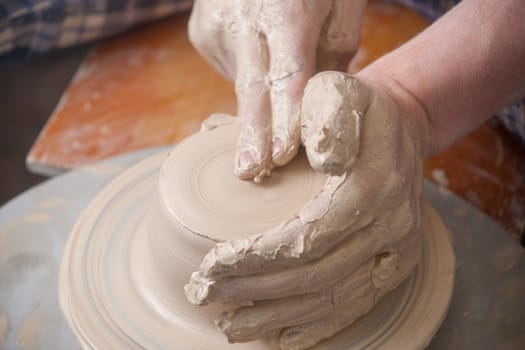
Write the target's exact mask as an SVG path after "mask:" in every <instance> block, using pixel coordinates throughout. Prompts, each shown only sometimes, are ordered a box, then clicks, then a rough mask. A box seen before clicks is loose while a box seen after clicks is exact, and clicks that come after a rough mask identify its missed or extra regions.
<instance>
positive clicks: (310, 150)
mask: <svg viewBox="0 0 525 350" xmlns="http://www.w3.org/2000/svg"><path fill="white" fill-rule="evenodd" d="M372 102H373V98H372V93H371V90H370V89H369V88H368V87H367V86H365V85H364V84H362V83H360V82H359V81H358V80H357V79H355V78H353V77H351V76H350V75H348V74H345V73H339V72H323V73H319V74H317V75H315V76H314V77H313V78H311V79H310V80H309V82H308V84H307V86H306V88H305V91H304V97H303V102H302V139H303V143H304V145H305V147H306V151H307V155H308V160H309V161H310V164H311V165H312V167H313V168H314V169H316V170H318V171H320V172H324V173H328V174H331V175H340V174H342V173H344V172H346V171H349V170H351V168H352V166H353V165H354V164H355V162H356V160H357V157H358V156H359V154H360V152H361V151H362V150H361V138H362V134H363V132H364V131H363V130H362V124H363V122H364V118H365V117H366V118H369V117H368V115H366V113H367V111H368V109H369V106H370V104H371V103H372ZM365 115H366V116H365Z"/></svg>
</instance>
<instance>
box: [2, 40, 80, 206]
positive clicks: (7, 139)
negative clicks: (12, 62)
mask: <svg viewBox="0 0 525 350" xmlns="http://www.w3.org/2000/svg"><path fill="white" fill-rule="evenodd" d="M87 51H88V47H87V46H82V47H76V48H72V49H67V50H63V51H59V52H54V53H51V54H49V55H47V56H44V57H42V58H40V59H38V60H34V61H31V62H28V63H23V64H20V65H17V66H15V67H8V68H3V67H0V206H1V205H3V204H4V203H5V202H7V201H8V200H9V199H11V198H13V197H14V196H16V195H17V194H19V193H21V192H22V191H24V190H26V189H28V188H29V187H31V186H33V185H35V184H37V183H39V182H41V181H43V180H45V178H44V177H42V176H38V175H34V174H31V173H30V172H29V171H28V170H27V169H26V166H25V157H26V155H27V153H28V152H29V149H30V148H31V145H32V144H33V142H34V141H35V139H36V137H37V136H38V133H39V132H40V130H41V129H42V127H43V126H44V124H45V123H46V121H47V119H48V118H49V116H50V115H51V112H52V111H53V109H54V107H55V105H56V104H57V102H58V100H59V98H60V96H61V94H62V92H63V91H64V89H65V88H66V87H67V85H68V83H69V80H70V79H71V77H72V76H73V74H74V73H75V71H76V69H77V67H78V65H79V64H80V62H81V61H82V59H83V58H84V57H85V55H86V53H87Z"/></svg>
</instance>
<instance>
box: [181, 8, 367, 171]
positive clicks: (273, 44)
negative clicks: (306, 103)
mask: <svg viewBox="0 0 525 350" xmlns="http://www.w3.org/2000/svg"><path fill="white" fill-rule="evenodd" d="M365 5H366V0H297V1H281V0H196V1H195V3H194V7H193V12H192V14H191V18H190V22H189V36H190V40H191V42H192V43H193V45H195V47H196V48H197V50H198V51H199V52H200V53H201V54H202V55H203V56H204V57H205V58H206V59H207V60H208V62H209V63H210V64H211V65H212V66H213V67H214V68H215V69H216V70H217V71H219V72H220V73H221V74H222V75H223V76H224V77H226V78H227V79H229V80H232V81H235V91H236V94H237V102H238V111H237V114H238V116H239V118H240V122H241V130H240V133H239V138H238V146H237V152H236V158H235V173H236V174H237V175H238V176H239V177H240V178H242V179H251V178H253V179H254V180H255V181H260V180H262V178H263V177H264V176H266V175H269V173H270V171H271V169H272V168H273V167H275V166H281V165H284V164H286V163H288V162H289V161H290V160H292V159H293V157H294V156H295V155H296V154H297V151H298V149H299V146H300V142H301V140H300V124H301V123H300V117H299V115H300V104H301V99H302V96H303V90H304V87H305V86H306V82H307V81H308V79H309V78H310V77H311V76H312V75H313V74H314V73H315V72H316V71H319V70H346V67H347V65H348V63H349V61H350V59H351V57H352V56H353V55H354V54H355V52H356V50H357V47H358V42H359V35H360V33H359V32H360V27H361V18H362V16H363V12H364V8H365Z"/></svg>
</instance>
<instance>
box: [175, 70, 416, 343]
mask: <svg viewBox="0 0 525 350" xmlns="http://www.w3.org/2000/svg"><path fill="white" fill-rule="evenodd" d="M402 110H404V109H401V108H400V102H399V101H396V100H395V99H394V98H393V97H392V96H389V94H388V93H386V92H385V91H379V88H376V89H375V90H374V89H372V88H370V87H369V86H367V85H366V84H365V83H363V82H361V81H360V80H357V79H356V78H353V77H350V76H349V75H347V74H344V73H337V72H324V73H320V74H318V75H316V76H314V77H313V78H312V79H310V81H309V82H308V85H307V87H306V89H305V94H304V98H303V102H302V116H301V117H302V124H303V130H302V139H303V143H304V145H305V147H306V152H307V155H308V159H309V161H310V164H311V165H312V166H313V167H314V168H315V169H316V170H319V171H322V172H324V173H327V174H329V175H330V176H329V177H328V180H327V182H326V184H325V187H324V188H323V189H322V190H321V192H320V193H319V194H318V195H317V196H316V197H315V198H314V199H313V200H312V201H311V202H310V203H308V204H307V205H306V206H305V207H304V208H303V209H302V210H301V212H300V213H299V214H298V215H297V216H296V217H294V218H291V219H289V220H287V221H285V222H284V223H283V224H281V225H280V226H279V227H277V228H276V229H274V230H271V231H270V232H266V233H263V234H259V235H255V236H252V237H250V238H246V239H239V240H234V241H228V242H223V243H219V244H217V246H216V247H215V248H214V249H212V250H211V251H210V252H209V253H208V254H207V256H206V257H205V258H204V261H203V262H202V265H201V267H200V270H199V271H198V272H195V273H193V274H192V276H191V280H190V282H189V284H188V285H187V286H186V288H185V289H186V295H187V297H188V299H189V300H190V301H191V302H192V303H194V304H198V305H202V304H206V303H210V302H217V301H235V302H241V301H250V302H254V303H253V305H251V306H244V307H241V308H238V309H236V310H233V311H230V312H228V313H226V314H224V315H222V316H221V319H220V320H219V322H218V325H219V327H220V328H221V329H222V331H223V332H224V333H226V335H227V336H228V339H229V341H231V342H245V341H250V340H254V339H257V338H262V337H265V336H268V335H269V334H273V333H275V332H278V333H279V341H280V346H281V348H282V349H304V348H307V347H310V346H312V345H315V344H316V343H318V342H319V341H321V340H322V339H324V338H326V337H330V336H332V335H333V334H335V333H336V332H338V331H339V330H341V329H342V328H344V327H346V326H348V325H349V324H351V323H352V322H354V321H355V320H356V319H357V318H358V317H359V316H361V315H363V314H365V313H367V312H369V311H370V309H371V308H372V307H373V306H374V305H375V304H376V303H377V301H378V300H379V299H380V298H382V297H383V296H384V295H385V294H386V293H387V292H388V291H390V290H392V289H393V288H395V287H396V286H397V285H399V284H400V283H401V282H402V281H403V280H404V279H405V278H407V276H408V275H409V273H410V272H411V271H412V269H413V267H414V266H415V265H416V264H417V262H418V261H419V258H420V254H421V235H420V228H421V222H420V221H421V220H420V213H421V209H420V201H421V187H422V182H423V180H422V173H423V168H422V158H423V156H424V153H423V151H422V150H423V149H424V148H425V147H424V146H425V145H424V143H425V142H426V140H425V137H424V135H425V133H424V131H425V128H426V125H425V124H421V125H422V126H423V127H422V128H421V129H420V130H417V131H415V130H414V129H416V128H414V127H413V125H411V121H414V120H415V119H414V118H415V117H417V118H419V116H415V117H412V116H407V115H405V114H404V113H402V112H401V111H402ZM419 120H423V121H424V120H425V119H424V118H419Z"/></svg>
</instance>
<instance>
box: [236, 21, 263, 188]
mask: <svg viewBox="0 0 525 350" xmlns="http://www.w3.org/2000/svg"><path fill="white" fill-rule="evenodd" d="M236 45H237V48H238V49H237V62H238V67H237V77H236V80H235V92H236V94H237V105H238V107H237V108H238V109H237V111H238V116H239V118H240V131H239V136H238V140H237V152H236V157H235V173H236V174H237V176H239V177H240V178H241V179H252V178H253V179H254V180H256V181H257V180H261V179H262V178H263V177H264V176H266V175H269V171H270V165H271V164H270V162H271V153H270V141H271V140H270V137H271V117H270V116H271V115H270V94H269V88H268V84H267V83H266V80H265V76H266V72H267V70H268V54H267V47H266V42H265V40H264V38H263V37H262V36H261V35H259V34H258V33H255V32H254V31H253V29H251V28H243V29H242V30H241V31H240V33H238V37H237V42H236Z"/></svg>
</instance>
